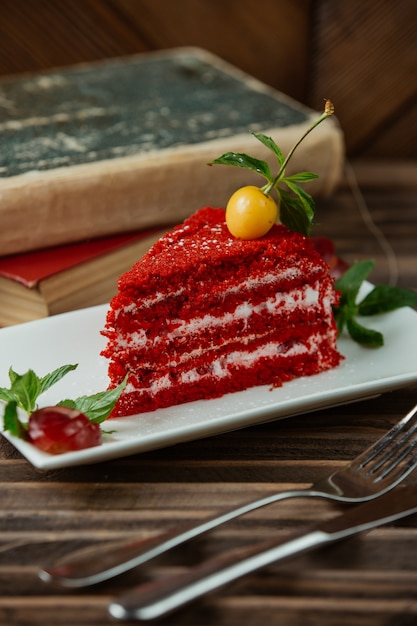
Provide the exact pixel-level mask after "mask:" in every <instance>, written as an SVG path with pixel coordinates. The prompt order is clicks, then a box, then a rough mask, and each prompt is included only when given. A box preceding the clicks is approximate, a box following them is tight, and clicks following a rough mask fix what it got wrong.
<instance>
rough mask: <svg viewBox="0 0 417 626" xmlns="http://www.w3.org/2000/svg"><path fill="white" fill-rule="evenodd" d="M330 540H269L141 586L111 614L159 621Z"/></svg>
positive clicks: (309, 536)
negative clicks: (202, 597)
mask: <svg viewBox="0 0 417 626" xmlns="http://www.w3.org/2000/svg"><path fill="white" fill-rule="evenodd" d="M329 541H331V539H330V536H329V535H328V534H327V533H325V532H322V531H320V530H313V531H311V532H308V533H305V532H304V533H302V534H300V535H296V536H294V537H293V538H292V539H290V540H288V538H286V539H281V540H280V539H274V540H268V541H265V542H262V543H260V544H257V545H256V546H251V547H250V548H243V549H239V550H234V551H233V552H228V553H227V554H222V555H220V556H217V557H214V558H212V559H209V560H207V561H205V562H203V563H202V564H201V565H198V566H197V567H194V568H191V569H189V570H187V571H186V572H184V573H182V574H180V575H176V576H169V577H167V578H162V579H160V580H156V581H153V582H151V583H145V584H142V585H139V586H138V587H135V588H134V589H132V590H130V591H129V592H127V593H126V594H124V595H122V596H120V597H119V598H117V599H116V600H114V601H113V602H112V603H111V604H110V606H109V612H110V614H111V615H112V616H113V617H115V618H117V619H136V620H143V621H147V620H152V619H156V618H158V617H162V616H163V615H166V614H167V613H170V612H171V611H174V610H176V609H178V608H180V607H181V606H183V605H184V604H187V603H188V602H191V601H192V600H195V599H197V598H199V597H201V596H203V595H204V594H206V593H209V592H211V591H214V590H215V589H219V588H220V587H223V586H224V585H226V584H228V583H230V582H232V581H234V580H237V579H238V578H241V577H242V576H245V575H246V574H249V573H251V572H254V571H256V570H258V569H260V568H262V567H265V566H267V565H270V564H271V563H276V562H277V561H282V560H284V559H286V558H289V557H291V556H293V555H295V554H300V553H301V552H305V551H307V550H311V549H312V548H315V547H317V546H320V545H323V544H325V543H328V542H329Z"/></svg>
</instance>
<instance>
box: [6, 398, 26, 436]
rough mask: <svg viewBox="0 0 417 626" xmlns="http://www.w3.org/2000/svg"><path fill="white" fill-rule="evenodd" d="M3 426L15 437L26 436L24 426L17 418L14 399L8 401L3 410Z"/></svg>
mask: <svg viewBox="0 0 417 626" xmlns="http://www.w3.org/2000/svg"><path fill="white" fill-rule="evenodd" d="M3 428H4V430H7V431H9V433H11V434H12V435H14V436H15V437H19V438H20V439H26V438H27V430H26V427H25V425H24V424H22V422H21V421H20V419H19V416H18V414H17V402H16V401H14V400H12V401H11V402H8V403H7V405H6V408H5V410H4V416H3Z"/></svg>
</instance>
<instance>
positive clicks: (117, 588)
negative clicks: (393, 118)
mask: <svg viewBox="0 0 417 626" xmlns="http://www.w3.org/2000/svg"><path fill="white" fill-rule="evenodd" d="M355 168H356V169H355V171H356V174H357V177H358V180H359V182H361V184H362V185H363V187H362V188H363V191H364V194H365V198H366V201H367V204H368V207H369V210H370V213H371V215H372V217H373V219H374V220H375V223H376V224H377V226H378V228H379V229H382V232H384V233H385V234H386V236H387V238H388V241H389V244H390V246H391V247H392V249H393V250H394V252H395V257H396V260H397V266H398V268H397V269H398V281H397V282H398V284H402V285H405V286H410V287H416V263H415V261H416V254H415V243H416V241H417V237H416V236H417V223H416V206H417V184H416V182H415V180H416V177H415V169H416V168H415V167H414V169H413V168H412V167H411V169H410V165H409V164H408V165H406V166H404V167H403V168H399V169H398V170H395V168H394V170H393V169H392V167H389V168H388V170H386V169H385V166H383V165H382V166H381V165H379V166H378V167H377V168H376V169H375V167H374V166H372V167H371V168H369V167H368V166H367V165H366V166H363V165H361V166H360V167H359V165H358V166H357V167H356V166H355ZM387 171H389V172H390V173H391V174H392V173H393V171H394V173H395V172H396V178H395V179H394V182H392V181H391V182H390V184H389V185H388V184H387ZM404 173H409V174H410V175H408V174H407V175H405V174H404ZM403 175H404V180H402V176H403ZM395 181H397V182H395ZM317 221H319V222H320V223H321V224H322V226H319V227H318V229H317V234H329V235H331V236H333V237H334V239H335V242H336V245H337V247H338V250H340V251H341V252H342V253H343V254H344V255H345V256H346V257H347V258H348V259H349V260H353V258H354V257H357V258H369V257H372V256H374V257H375V258H376V259H377V270H376V272H375V276H374V277H375V281H376V280H378V281H387V280H389V278H390V271H389V266H388V264H387V263H386V259H385V255H384V253H383V252H382V251H381V248H380V241H378V240H376V239H375V237H374V235H373V234H372V233H371V232H370V231H369V230H368V228H366V227H365V226H364V225H363V217H362V216H361V214H360V212H359V211H358V207H357V204H356V202H355V201H353V198H352V193H351V189H350V187H349V186H348V185H346V186H345V185H344V186H342V187H341V189H340V191H339V192H338V193H337V194H336V196H335V197H334V198H333V199H331V200H330V199H329V200H326V201H322V202H320V203H319V211H318V220H317ZM0 332H1V331H0ZM382 350H383V349H382ZM382 350H381V353H380V355H381V358H383V351H382ZM416 359H417V357H416ZM416 367H417V360H416ZM416 398H417V386H413V387H410V388H406V389H402V390H397V391H392V392H389V393H385V394H384V395H382V396H380V397H379V398H375V399H372V400H367V401H362V402H359V403H356V404H350V405H346V406H342V407H338V408H332V409H327V410H323V411H317V412H315V413H311V414H308V415H304V416H298V417H293V418H291V419H288V420H280V421H276V422H272V423H269V424H267V425H262V426H256V427H252V428H247V429H245V430H241V431H238V432H234V433H230V434H226V435H221V436H217V437H212V438H210V439H205V440H201V441H195V442H192V443H186V444H181V445H177V446H173V447H171V448H168V449H165V450H159V451H155V452H149V453H146V454H142V455H137V456H132V457H129V458H124V459H120V460H116V461H112V462H106V463H102V464H98V465H93V466H85V467H76V468H72V469H65V470H55V471H50V472H46V473H41V472H39V471H37V470H35V469H33V468H32V467H31V466H30V465H29V463H28V462H27V461H26V460H24V459H23V458H22V457H21V456H20V454H19V453H18V452H16V451H15V449H14V448H13V447H12V446H11V445H10V444H9V443H8V442H7V441H5V440H4V439H3V438H2V439H1V443H0V446H1V447H0V503H1V512H0V530H1V535H0V540H1V543H0V624H1V625H2V626H3V625H4V626H6V625H7V626H11V625H12V624H13V625H14V624H16V625H19V626H35V625H39V626H41V625H42V626H46V625H49V624H51V625H53V626H72V625H77V626H83V625H85V626H90V625H93V624H96V625H100V626H104V625H105V624H111V623H114V620H112V618H110V617H109V616H108V614H107V605H108V602H109V601H110V600H111V599H112V598H113V597H114V596H115V594H118V593H119V592H121V591H123V590H125V589H126V588H127V587H129V586H132V585H133V584H135V583H137V582H139V581H141V580H144V579H145V578H146V577H148V576H150V577H154V576H159V575H162V574H164V573H175V572H180V571H182V570H183V568H185V567H187V566H189V565H191V564H192V563H196V562H198V561H199V559H201V558H203V557H207V556H210V555H214V554H218V553H219V552H222V551H224V550H229V549H231V548H234V547H237V546H243V545H246V544H249V543H251V542H254V541H258V540H261V539H264V538H266V537H268V536H269V535H270V534H271V533H278V534H281V535H282V536H285V535H286V534H287V533H288V532H289V531H290V530H292V529H296V528H300V527H302V526H303V525H305V524H309V523H310V522H314V521H318V520H321V519H325V518H328V517H330V516H331V515H333V514H334V513H335V512H336V511H339V510H340V509H341V508H342V505H338V506H336V505H334V504H329V503H327V502H322V501H319V500H306V499H294V500H290V501H287V502H282V503H280V504H277V505H275V506H270V507H268V508H265V509H262V510H259V511H257V512H253V513H251V514H250V515H247V516H245V517H244V518H241V519H239V520H236V521H234V522H231V523H229V524H228V525H226V526H224V527H222V528H220V529H218V530H217V531H215V532H212V533H211V534H210V535H209V536H208V537H206V538H204V539H203V540H199V541H194V542H191V543H190V544H188V545H187V546H185V547H183V548H181V549H176V550H175V551H173V552H172V553H171V554H169V555H166V556H165V557H163V558H159V559H158V560H156V561H155V562H154V563H153V564H152V566H150V567H149V568H147V569H146V570H141V571H139V570H136V571H133V572H130V573H129V574H125V575H123V576H120V577H119V578H117V579H115V580H113V581H110V582H107V583H103V584H101V585H99V586H97V587H93V588H89V589H85V590H83V591H62V590H60V589H57V588H52V587H50V586H47V585H45V584H44V583H42V582H41V581H40V580H38V578H37V571H38V568H39V566H40V565H41V564H46V563H48V562H52V561H53V560H54V559H56V558H57V557H59V556H62V555H64V554H66V553H67V552H68V551H70V550H73V549H75V548H81V547H84V546H89V545H91V544H95V543H96V544H101V543H102V542H105V541H108V540H117V539H121V538H126V539H128V538H130V537H137V536H142V537H148V536H151V535H152V534H154V533H158V532H160V531H163V530H166V529H169V528H170V527H172V526H173V525H176V524H178V523H181V522H183V521H188V520H199V519H202V518H204V517H205V516H206V515H209V514H210V513H212V512H215V511H217V510H220V509H222V508H223V507H228V506H229V505H232V504H236V505H237V504H239V503H240V502H242V501H245V500H247V499H249V498H252V497H253V498H255V497H258V496H261V495H262V494H266V493H268V492H270V491H273V490H276V489H282V488H286V487H298V486H306V485H308V484H309V483H310V482H312V481H313V480H315V479H316V478H318V477H320V476H323V475H327V474H328V473H330V472H331V471H333V470H334V469H336V468H338V467H341V466H342V465H343V464H344V463H345V462H347V461H348V460H349V459H351V458H353V457H354V456H355V455H356V454H358V453H359V452H360V451H362V450H363V449H364V448H365V447H366V446H368V445H369V444H371V443H372V442H373V441H374V440H375V439H376V438H378V437H379V436H380V435H381V434H382V433H384V432H385V431H386V430H387V429H388V428H390V427H391V426H392V425H393V424H394V423H395V421H396V420H397V419H398V418H399V417H400V416H401V415H403V414H404V413H405V412H406V411H407V410H409V409H410V408H411V407H412V406H413V405H414V403H415V402H416ZM345 506H346V505H345ZM416 557H417V516H412V517H409V518H406V519H404V520H402V521H401V522H398V523H396V524H391V525H389V526H386V527H382V528H380V529H377V530H375V531H372V532H370V533H368V534H366V535H362V536H360V537H357V538H355V539H352V540H349V541H348V542H344V543H341V544H339V545H336V546H334V547H331V548H327V549H324V550H321V551H318V552H317V553H311V554H310V555H307V556H303V557H298V558H297V559H294V560H293V561H291V562H289V563H287V564H285V565H281V566H280V567H278V566H275V567H270V568H268V569H266V570H264V571H262V572H260V573H258V574H256V575H252V576H250V577H248V578H246V579H244V580H242V581H240V582H239V583H236V584H234V585H232V586H230V587H228V588H226V589H223V590H222V591H221V592H218V593H215V594H212V595H210V596H209V597H206V598H204V599H203V600H201V601H198V602H196V603H194V604H192V605H190V606H189V607H187V608H185V609H183V610H181V611H180V612H178V613H175V614H173V615H171V616H170V617H167V618H165V619H164V620H162V623H164V624H176V625H178V626H182V625H183V626H197V625H198V626H228V625H234V626H235V625H239V626H240V625H242V624H244V625H245V626H252V625H253V626H259V624H262V623H263V622H265V623H268V624H273V625H277V626H281V625H282V626H306V625H307V624H308V625H314V626H315V625H317V626H326V625H329V626H330V625H331V626H336V625H340V626H347V625H350V626H352V625H358V626H359V625H360V626H371V625H372V626H374V625H384V626H388V625H389V626H391V625H394V624H395V625H397V624H401V626H407V625H411V624H416V623H417V558H416Z"/></svg>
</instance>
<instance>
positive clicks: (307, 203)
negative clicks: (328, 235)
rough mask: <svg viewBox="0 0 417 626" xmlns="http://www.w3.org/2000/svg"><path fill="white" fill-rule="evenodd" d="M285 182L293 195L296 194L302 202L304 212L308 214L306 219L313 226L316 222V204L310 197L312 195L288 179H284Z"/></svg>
mask: <svg viewBox="0 0 417 626" xmlns="http://www.w3.org/2000/svg"><path fill="white" fill-rule="evenodd" d="M283 182H285V184H286V185H287V187H288V188H289V189H291V191H292V192H293V194H295V196H297V197H298V199H299V200H300V201H301V204H302V206H303V209H304V212H305V214H306V218H307V220H308V223H309V224H310V226H311V225H312V224H313V221H314V209H315V204H314V200H313V198H312V196H310V194H309V193H307V192H306V191H305V190H304V189H302V188H301V187H299V185H297V184H295V183H293V182H291V181H289V180H288V178H285V179H283Z"/></svg>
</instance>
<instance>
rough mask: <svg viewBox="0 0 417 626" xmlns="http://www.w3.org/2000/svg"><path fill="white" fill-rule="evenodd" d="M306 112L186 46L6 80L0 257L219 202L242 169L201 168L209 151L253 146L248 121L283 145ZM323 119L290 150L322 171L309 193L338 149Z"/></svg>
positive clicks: (1, 104) (334, 171) (330, 177)
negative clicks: (321, 129)
mask: <svg viewBox="0 0 417 626" xmlns="http://www.w3.org/2000/svg"><path fill="white" fill-rule="evenodd" d="M314 115H317V113H316V112H313V111H311V110H309V109H308V108H306V107H303V106H302V105H299V104H298V103H296V102H294V101H293V100H291V99H290V98H287V97H286V96H284V95H283V94H280V93H279V92H277V91H275V90H273V89H272V88H269V87H267V86H266V85H263V84H262V83H260V82H259V81H257V80H255V79H253V78H252V77H250V76H247V75H245V74H243V73H242V72H240V71H239V70H237V69H236V68H233V67H231V66H230V65H228V64H226V63H224V62H223V61H222V60H220V59H218V58H217V57H215V56H213V55H211V54H210V53H207V52H205V51H202V50H199V49H193V48H191V49H189V48H179V49H175V50H170V51H165V52H155V53H149V54H142V55H135V56H133V57H127V58H126V57H124V58H121V59H113V60H110V61H105V62H100V63H96V64H82V65H78V66H73V67H69V68H64V69H62V70H56V71H50V72H43V73H40V74H35V75H29V76H16V77H9V78H5V79H3V80H1V81H0V132H1V135H0V136H1V145H2V148H1V151H0V197H1V200H2V203H1V206H0V217H1V219H2V233H1V234H0V255H4V254H10V253H14V252H20V251H24V250H29V249H36V248H39V247H44V246H49V245H56V244H59V243H65V242H69V241H77V240H80V239H83V238H85V237H87V236H88V237H91V236H102V235H107V234H113V233H116V232H123V231H127V230H132V229H137V228H147V227H150V226H154V225H158V224H163V223H172V222H175V221H181V220H182V219H183V218H184V217H186V216H188V215H189V214H190V213H192V212H194V211H195V210H197V209H198V208H200V207H201V206H205V205H213V204H214V205H219V206H221V205H223V204H224V203H225V202H226V200H227V195H228V194H229V193H230V192H231V191H233V190H234V188H235V187H236V185H239V184H240V181H241V180H242V175H243V173H242V172H238V173H237V172H231V171H230V168H209V167H207V162H208V161H209V160H211V159H213V158H215V157H217V156H219V155H220V154H221V153H222V152H224V151H227V150H233V151H248V152H250V153H252V154H253V153H255V152H256V151H257V150H259V149H260V148H259V146H258V145H256V144H257V142H256V141H254V139H253V137H252V136H251V135H250V133H249V131H250V130H253V131H256V132H260V131H261V132H270V133H271V136H273V137H274V139H275V140H276V141H278V142H279V141H281V144H282V143H283V144H284V148H285V147H287V146H288V148H289V147H291V145H292V143H294V141H295V140H296V139H297V138H298V137H299V136H300V133H302V129H303V128H304V126H306V125H308V124H309V123H310V122H311V119H312V117H314ZM326 126H327V130H325V132H324V133H321V134H319V133H317V135H316V138H315V139H313V141H310V143H307V142H306V147H305V150H304V157H303V151H300V156H301V157H302V158H304V161H305V167H304V164H303V169H313V170H314V171H315V172H316V173H318V174H319V175H320V177H321V188H320V189H319V188H317V191H318V192H320V191H323V192H327V191H329V190H330V189H331V187H332V186H333V185H334V184H335V182H336V181H337V178H338V175H339V173H340V163H341V159H342V152H343V141H342V136H341V132H340V129H339V128H338V126H337V123H334V122H333V120H332V123H331V124H328V125H326ZM300 129H301V130H300ZM290 144H291V145H290ZM260 156H262V157H263V158H264V157H265V155H264V154H261V155H260ZM335 157H337V158H335ZM318 169H321V171H317V170H318ZM220 170H226V171H220ZM244 175H245V177H246V178H247V177H248V174H247V172H245V173H244ZM249 182H250V181H249Z"/></svg>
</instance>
